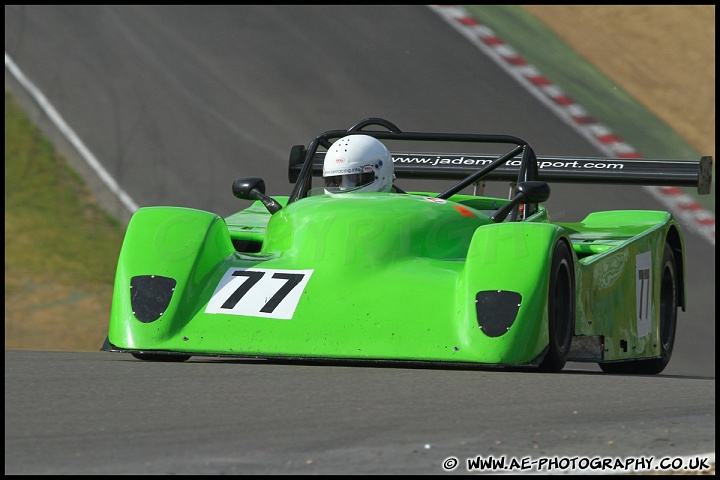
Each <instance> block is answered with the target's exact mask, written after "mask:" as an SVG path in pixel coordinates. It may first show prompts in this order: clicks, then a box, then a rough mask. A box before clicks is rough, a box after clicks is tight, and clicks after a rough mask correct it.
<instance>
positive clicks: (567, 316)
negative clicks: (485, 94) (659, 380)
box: [102, 118, 712, 374]
mask: <svg viewBox="0 0 720 480" xmlns="http://www.w3.org/2000/svg"><path fill="white" fill-rule="evenodd" d="M373 127H379V128H376V129H373ZM355 134H363V135H369V136H372V137H375V138H376V139H378V140H381V141H383V142H387V143H389V144H390V143H392V144H393V146H394V145H395V144H401V145H409V146H410V148H408V149H405V150H403V151H398V150H395V149H394V148H393V149H391V152H392V161H393V165H394V172H395V175H396V176H397V178H399V179H403V178H409V179H421V180H422V179H432V180H453V181H455V183H453V185H452V186H451V187H450V188H449V189H447V190H445V191H443V192H439V193H438V192H435V193H428V192H407V193H406V192H402V191H400V190H399V189H395V190H394V191H391V192H381V193H353V192H350V193H335V194H327V193H326V192H325V191H324V190H323V188H315V187H314V186H313V179H315V178H317V177H320V176H322V165H323V160H324V157H325V153H326V152H327V151H328V149H329V148H330V147H331V145H332V144H333V142H335V141H337V140H338V139H340V138H342V137H346V136H348V135H355ZM427 144H433V145H440V146H441V147H440V148H441V149H440V153H419V152H422V151H423V150H418V149H417V147H416V146H417V145H427ZM451 145H452V146H454V147H455V149H457V148H458V147H457V145H461V146H462V148H463V150H461V151H463V152H465V153H449V150H450V146H451ZM445 146H447V148H446V147H445ZM476 149H485V150H484V151H485V152H486V151H487V150H492V149H497V150H499V152H500V153H492V154H488V153H467V152H468V151H471V150H473V151H474V150H476ZM711 160H712V159H711V158H710V157H702V158H701V159H700V160H699V161H675V160H640V159H601V158H570V157H538V156H536V154H535V152H534V151H533V149H532V148H531V146H530V145H529V144H527V142H525V141H523V140H522V139H520V138H517V137H514V136H509V135H482V134H446V133H421V132H403V131H400V129H398V128H397V127H396V126H395V125H394V124H392V123H390V122H388V121H387V120H384V119H379V118H368V119H365V120H363V121H361V122H359V123H358V124H356V125H354V126H353V127H351V128H349V129H343V130H332V131H327V132H324V133H322V134H320V135H318V136H317V137H315V138H314V139H313V140H312V141H311V142H310V143H309V144H308V145H307V146H304V145H297V146H294V147H293V148H292V149H291V152H290V164H289V176H290V179H291V182H292V183H293V184H294V188H293V190H292V192H291V193H290V194H289V195H288V196H276V197H274V198H272V197H270V196H268V195H266V194H265V185H264V182H263V180H262V179H260V178H257V177H244V178H239V179H237V180H236V181H235V182H234V184H233V192H234V194H235V196H237V197H238V198H242V199H246V200H253V201H254V202H253V203H252V205H250V206H249V207H248V208H246V209H244V210H241V211H239V212H238V213H235V214H233V215H230V216H229V217H227V218H222V217H221V216H219V215H216V214H213V213H209V212H205V211H200V210H194V209H188V208H180V207H146V208H140V209H139V210H138V211H137V212H136V213H135V214H134V215H133V217H132V219H131V221H130V223H129V225H128V228H127V232H126V235H125V240H124V242H123V246H122V249H121V252H120V256H119V260H118V267H117V275H116V279H115V287H114V294H113V302H112V311H111V316H110V323H109V330H108V336H107V339H106V341H105V344H104V345H103V347H102V350H105V351H113V352H128V353H131V354H132V355H133V356H135V357H136V358H138V359H141V360H149V361H185V360H187V359H189V358H190V357H191V356H214V357H244V358H263V359H288V360H303V361H308V360H323V361H327V360H332V361H354V362H368V361H381V362H383V361H384V362H396V361H400V362H414V363H427V362H439V363H441V364H455V365H486V366H533V367H538V368H539V369H541V370H543V371H560V370H562V368H563V367H564V365H565V363H566V362H567V361H583V362H596V363H598V364H599V365H600V367H601V368H602V370H603V371H605V372H618V373H644V374H657V373H659V372H661V371H662V370H663V369H664V368H665V366H666V365H667V364H668V362H669V360H670V357H671V355H672V350H673V342H674V337H675V329H676V325H677V312H678V308H682V309H683V310H684V309H685V306H686V305H685V304H686V296H685V281H684V279H685V271H684V240H683V235H682V232H681V229H680V225H679V224H678V221H677V220H676V219H675V218H674V217H673V215H672V214H671V213H669V212H666V211H646V210H622V211H605V212H595V213H592V214H590V215H588V216H587V217H586V218H585V219H583V220H582V221H579V222H572V223H565V222H563V223H560V222H551V221H550V220H549V216H548V212H547V210H546V209H545V207H544V206H542V205H541V204H542V203H543V202H545V201H546V200H547V199H548V197H549V195H550V187H549V186H548V182H578V183H581V182H586V183H620V184H622V183H629V184H637V185H676V186H696V187H697V188H698V192H699V193H701V194H706V193H709V191H710V183H711V174H710V172H711V163H712V162H711ZM490 181H500V182H503V181H504V182H508V183H509V184H510V187H511V195H510V197H511V198H509V199H508V198H496V197H490V196H483V195H482V194H478V192H477V190H478V188H479V189H483V186H484V185H485V182H490ZM468 189H473V192H472V194H470V193H461V192H462V191H463V190H468ZM481 193H482V192H481Z"/></svg>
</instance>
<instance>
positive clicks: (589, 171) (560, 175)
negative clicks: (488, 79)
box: [288, 118, 712, 203]
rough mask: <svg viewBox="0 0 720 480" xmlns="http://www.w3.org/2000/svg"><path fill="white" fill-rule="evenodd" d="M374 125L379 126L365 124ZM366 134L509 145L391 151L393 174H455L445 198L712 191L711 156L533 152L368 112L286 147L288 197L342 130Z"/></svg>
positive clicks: (300, 188)
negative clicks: (610, 190)
mask: <svg viewBox="0 0 720 480" xmlns="http://www.w3.org/2000/svg"><path fill="white" fill-rule="evenodd" d="M372 125H377V126H380V127H382V128H383V130H369V129H368V127H370V126H372ZM353 134H363V135H370V136H373V137H375V138H377V139H378V140H381V141H382V140H392V141H395V140H407V141H420V142H451V143H457V142H460V143H468V144H497V145H503V144H504V145H509V146H511V147H512V148H511V149H510V150H509V151H507V152H506V153H504V154H499V155H498V154H475V153H472V154H462V153H445V152H439V153H416V152H392V153H391V155H392V158H393V164H394V167H395V175H396V177H397V178H423V179H437V180H457V181H458V183H457V184H455V185H454V186H453V187H451V188H450V189H448V190H446V191H444V192H442V193H440V194H439V195H438V198H449V197H450V196H452V195H454V194H455V193H457V192H459V191H460V190H461V189H463V188H465V187H467V186H469V185H471V184H477V183H479V182H483V181H486V180H501V181H502V180H505V181H509V182H513V183H516V184H517V183H520V182H526V181H535V180H538V181H543V182H560V183H563V182H564V183H599V184H631V185H632V184H634V185H653V186H684V187H695V188H697V191H698V193H699V194H702V195H705V194H709V193H710V186H711V182H712V157H709V156H705V157H701V158H700V160H649V159H637V158H601V157H551V156H537V155H536V154H535V152H534V150H533V149H532V147H531V146H530V144H528V143H527V142H526V141H525V140H523V139H521V138H519V137H515V136H512V135H488V134H463V133H425V132H403V131H401V130H400V129H399V128H398V127H397V126H395V125H394V124H393V123H391V122H389V121H387V120H385V119H382V118H366V119H365V120H362V121H360V122H358V123H357V124H355V125H354V126H352V127H350V128H349V129H347V130H329V131H327V132H324V133H321V134H320V135H318V136H317V137H315V138H314V139H313V140H312V141H311V142H310V144H309V145H308V146H307V148H306V147H304V146H303V145H295V146H294V147H292V149H291V150H290V164H289V168H288V177H289V180H290V183H294V184H295V187H294V188H293V191H292V193H291V194H290V197H289V198H288V203H292V202H294V201H295V200H297V199H299V198H303V197H304V196H305V195H307V193H308V191H309V188H310V184H311V181H310V180H311V177H320V176H322V165H323V161H324V159H325V153H326V152H325V151H318V149H319V148H320V147H322V148H324V149H325V150H327V149H328V148H329V147H330V145H332V143H333V141H335V140H337V139H339V138H342V137H344V136H346V135H353Z"/></svg>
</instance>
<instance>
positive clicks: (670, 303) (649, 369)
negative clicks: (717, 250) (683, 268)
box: [599, 243, 678, 375]
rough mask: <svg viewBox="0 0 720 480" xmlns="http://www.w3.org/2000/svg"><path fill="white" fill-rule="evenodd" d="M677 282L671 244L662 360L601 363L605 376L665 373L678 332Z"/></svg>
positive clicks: (663, 285)
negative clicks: (608, 374)
mask: <svg viewBox="0 0 720 480" xmlns="http://www.w3.org/2000/svg"><path fill="white" fill-rule="evenodd" d="M677 284H678V280H677V270H676V269H675V254H673V250H672V247H671V246H670V244H668V243H666V244H665V249H664V251H663V262H662V276H661V277H660V318H659V322H660V338H659V340H660V357H659V358H650V359H646V360H629V361H626V362H613V363H600V364H599V365H600V369H601V370H602V371H603V372H605V373H635V374H640V375H657V374H658V373H660V372H662V371H663V370H665V367H667V364H668V363H669V362H670V357H672V352H673V347H674V346H675V330H676V328H677V309H678V285H677Z"/></svg>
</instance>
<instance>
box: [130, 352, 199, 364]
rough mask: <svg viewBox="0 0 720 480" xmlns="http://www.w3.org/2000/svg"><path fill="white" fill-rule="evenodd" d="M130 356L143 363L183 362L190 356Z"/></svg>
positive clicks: (134, 354)
mask: <svg viewBox="0 0 720 480" xmlns="http://www.w3.org/2000/svg"><path fill="white" fill-rule="evenodd" d="M132 356H133V357H135V358H137V359H138V360H142V361H144V362H185V361H187V360H189V359H190V356H191V355H170V354H157V353H132Z"/></svg>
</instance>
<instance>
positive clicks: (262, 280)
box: [205, 268, 313, 320]
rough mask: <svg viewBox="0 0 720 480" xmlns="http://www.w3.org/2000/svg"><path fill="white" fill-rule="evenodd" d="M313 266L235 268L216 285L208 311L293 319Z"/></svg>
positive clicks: (226, 273) (206, 310) (206, 311)
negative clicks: (307, 267) (306, 268)
mask: <svg viewBox="0 0 720 480" xmlns="http://www.w3.org/2000/svg"><path fill="white" fill-rule="evenodd" d="M312 273H313V271H312V270H273V269H266V268H231V269H229V270H228V271H227V272H225V275H223V278H222V279H221V280H220V283H219V284H218V286H217V287H216V288H215V292H214V293H213V296H212V298H211V299H210V301H209V302H208V305H207V308H205V313H224V314H228V315H242V316H248V317H266V318H280V319H285V320H289V319H291V318H292V316H293V314H294V313H295V308H297V304H298V302H299V301H300V295H302V292H303V290H305V286H306V285H307V283H308V280H310V276H311V275H312Z"/></svg>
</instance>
